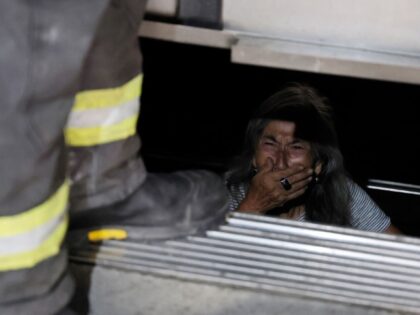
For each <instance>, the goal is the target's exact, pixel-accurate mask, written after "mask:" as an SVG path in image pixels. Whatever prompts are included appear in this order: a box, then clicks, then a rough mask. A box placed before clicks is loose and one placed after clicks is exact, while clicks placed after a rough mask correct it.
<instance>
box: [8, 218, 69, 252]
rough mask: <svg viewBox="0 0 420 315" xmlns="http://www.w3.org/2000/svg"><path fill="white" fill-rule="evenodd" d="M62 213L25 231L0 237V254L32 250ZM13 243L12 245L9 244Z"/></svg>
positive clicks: (45, 237) (51, 230)
mask: <svg viewBox="0 0 420 315" xmlns="http://www.w3.org/2000/svg"><path fill="white" fill-rule="evenodd" d="M63 217H64V213H63V214H62V215H60V216H57V217H55V218H53V219H52V220H51V221H49V222H47V223H46V224H45V225H41V226H39V227H37V228H36V229H34V230H31V231H29V232H27V233H23V234H18V235H15V236H8V237H1V238H0V257H1V255H12V254H18V253H22V252H25V251H26V252H27V251H31V250H34V249H35V248H37V247H38V246H39V244H41V243H42V242H43V241H45V240H46V239H47V238H48V236H50V234H51V233H52V232H53V231H54V229H55V228H57V226H58V225H59V224H60V223H61V221H63ZM12 244H13V246H11V245H12Z"/></svg>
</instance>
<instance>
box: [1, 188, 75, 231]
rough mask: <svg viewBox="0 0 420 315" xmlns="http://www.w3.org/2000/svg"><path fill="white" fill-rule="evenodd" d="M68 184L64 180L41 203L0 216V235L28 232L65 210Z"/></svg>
mask: <svg viewBox="0 0 420 315" xmlns="http://www.w3.org/2000/svg"><path fill="white" fill-rule="evenodd" d="M68 195H69V184H68V182H67V181H65V182H64V183H63V184H62V185H61V187H60V188H59V189H58V190H57V191H56V192H55V193H54V194H53V195H52V196H51V197H50V198H48V199H47V200H46V201H45V202H43V203H42V204H40V205H38V206H36V207H34V208H32V209H30V210H28V211H25V212H23V213H19V214H16V215H12V216H0V237H5V236H13V235H18V234H22V233H25V232H28V231H30V230H32V229H34V228H36V227H38V226H40V225H43V224H45V223H47V222H48V221H49V220H51V219H52V218H54V217H56V216H57V215H60V214H61V213H63V212H64V211H65V210H66V207H67V200H68Z"/></svg>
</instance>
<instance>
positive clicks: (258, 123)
mask: <svg viewBox="0 0 420 315" xmlns="http://www.w3.org/2000/svg"><path fill="white" fill-rule="evenodd" d="M272 120H286V121H291V122H294V123H295V124H296V131H295V137H298V138H301V139H304V140H306V141H309V142H310V144H311V151H312V157H313V161H314V166H315V164H317V163H318V162H321V163H322V170H321V173H320V174H319V175H318V181H317V182H313V183H311V185H310V187H309V189H308V190H307V192H306V194H305V196H304V197H303V201H302V200H299V202H303V204H304V205H305V215H306V218H307V220H308V221H312V222H320V223H328V224H336V225H344V226H346V225H349V223H350V209H349V208H350V193H349V185H348V179H347V176H346V172H345V170H344V166H343V157H342V154H341V152H340V150H339V147H338V141H337V134H336V131H335V127H334V123H333V118H332V113H331V108H330V106H329V105H328V103H327V100H326V99H325V98H323V97H321V96H320V95H319V94H318V93H317V91H316V90H315V89H313V88H311V87H309V86H307V85H302V84H298V83H291V84H288V85H287V86H286V87H285V88H283V89H281V90H280V91H279V92H277V93H275V94H274V95H272V96H270V97H269V98H268V99H267V100H266V101H264V102H263V103H262V104H261V106H260V107H258V108H257V110H256V112H255V113H254V115H253V117H252V119H251V120H250V121H249V123H248V127H247V130H246V133H245V139H244V147H243V151H242V154H241V155H240V156H239V157H238V158H237V159H236V161H235V163H234V166H233V167H232V168H231V171H230V172H229V175H228V178H227V182H228V186H232V185H238V184H240V183H248V182H249V181H250V180H251V179H252V177H253V176H254V175H255V171H254V170H253V165H252V159H253V157H254V155H255V152H256V148H257V146H258V143H259V141H260V137H261V135H262V132H263V131H264V129H265V127H266V126H267V125H268V123H269V122H270V121H272ZM295 203H296V201H291V202H289V203H288V204H286V205H285V206H284V207H286V208H287V207H289V208H290V205H294V204H295Z"/></svg>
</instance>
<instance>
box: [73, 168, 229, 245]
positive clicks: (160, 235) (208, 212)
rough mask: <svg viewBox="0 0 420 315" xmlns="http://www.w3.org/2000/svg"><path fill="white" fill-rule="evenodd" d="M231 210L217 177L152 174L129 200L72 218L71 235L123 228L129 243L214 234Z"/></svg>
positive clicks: (194, 173) (200, 173)
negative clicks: (213, 230)
mask: <svg viewBox="0 0 420 315" xmlns="http://www.w3.org/2000/svg"><path fill="white" fill-rule="evenodd" d="M227 211H228V192H227V190H226V187H225V184H224V182H223V180H222V179H221V178H220V177H219V176H217V175H216V174H213V173H210V172H207V171H183V172H176V173H171V174H148V175H147V178H146V180H145V182H144V183H143V184H142V185H141V186H140V187H139V189H138V190H137V191H135V192H134V193H133V194H132V195H131V196H130V197H129V198H128V199H126V200H125V201H123V202H120V203H116V204H114V205H112V206H107V207H103V208H102V207H101V208H97V209H89V210H86V211H83V212H78V213H77V214H75V215H73V216H72V218H71V227H70V230H71V231H75V232H81V231H84V232H87V231H89V230H92V229H95V228H105V227H107V228H122V229H124V230H126V231H127V232H128V237H129V238H130V239H135V240H140V241H147V240H163V239H169V238H175V237H181V236H185V235H189V234H195V233H200V232H203V231H205V230H207V229H210V228H211V227H214V226H216V225H218V224H220V223H222V222H223V220H224V218H225V215H226V213H227ZM77 234H78V235H79V236H80V233H77Z"/></svg>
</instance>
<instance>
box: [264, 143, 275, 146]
mask: <svg viewBox="0 0 420 315" xmlns="http://www.w3.org/2000/svg"><path fill="white" fill-rule="evenodd" d="M264 144H265V145H270V146H271V145H274V143H273V142H264Z"/></svg>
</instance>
